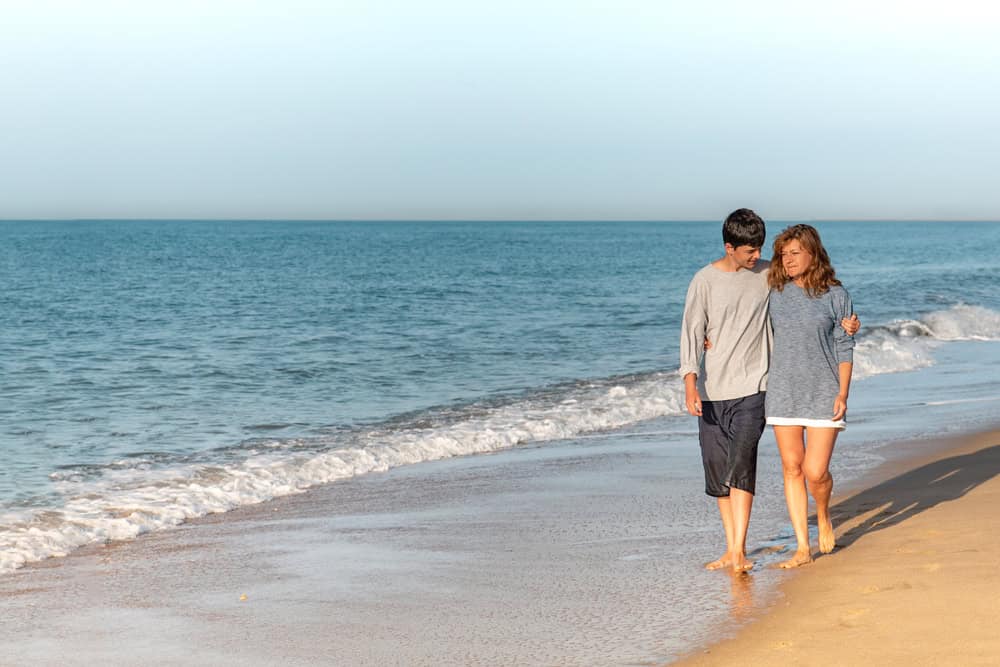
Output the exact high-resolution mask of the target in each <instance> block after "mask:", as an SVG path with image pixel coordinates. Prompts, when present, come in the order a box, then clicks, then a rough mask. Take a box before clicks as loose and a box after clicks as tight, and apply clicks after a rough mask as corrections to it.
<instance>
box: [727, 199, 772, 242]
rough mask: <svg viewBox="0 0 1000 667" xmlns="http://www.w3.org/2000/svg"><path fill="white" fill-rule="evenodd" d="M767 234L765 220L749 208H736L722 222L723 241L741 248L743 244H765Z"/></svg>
mask: <svg viewBox="0 0 1000 667" xmlns="http://www.w3.org/2000/svg"><path fill="white" fill-rule="evenodd" d="M766 235H767V232H766V231H765V229H764V221H763V220H761V217H760V216H759V215H757V214H756V213H754V212H753V211H751V210H750V209H748V208H738V209H736V210H735V211H733V212H732V213H730V214H729V215H728V216H726V221H725V222H724V223H722V242H723V243H728V244H730V245H731V246H733V247H734V248H739V247H740V246H741V245H748V246H752V247H754V248H759V247H761V246H762V245H764V237H765V236H766Z"/></svg>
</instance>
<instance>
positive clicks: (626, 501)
mask: <svg viewBox="0 0 1000 667" xmlns="http://www.w3.org/2000/svg"><path fill="white" fill-rule="evenodd" d="M675 456H681V457H682V458H683V461H680V462H677V461H675V460H674V457H675ZM697 456H698V454H697V449H696V448H693V447H691V446H690V443H689V442H686V443H685V444H684V445H682V446H677V447H676V448H671V447H669V446H665V445H664V444H663V442H662V438H658V437H655V436H643V437H637V438H622V437H619V436H616V435H611V436H609V437H608V438H607V439H604V440H602V439H600V438H597V439H593V440H588V441H581V442H577V443H568V444H563V445H559V444H553V445H548V446H546V447H538V448H525V449H523V450H520V451H510V452H506V453H504V454H497V455H493V456H479V457H466V458H461V459H452V460H449V461H439V462H435V463H432V464H424V465H414V466H405V467H402V468H398V469H395V470H392V471H390V472H388V473H385V474H377V475H376V474H373V475H365V476H362V477H358V478H354V479H352V480H349V481H346V482H341V483H336V484H331V485H328V486H326V487H322V488H317V489H314V490H313V491H311V492H309V493H306V494H301V495H297V496H291V497H286V498H283V499H279V500H277V501H273V502H271V503H266V504H263V505H258V506H256V507H248V508H243V509H240V510H236V511H233V512H229V513H227V514H223V515H216V516H214V517H206V518H203V519H200V520H197V521H193V522H191V523H189V524H186V525H183V526H181V527H180V528H178V529H176V530H172V531H165V532H161V533H156V534H150V535H146V536H143V537H141V538H140V539H137V540H134V541H131V542H127V543H120V544H114V545H111V546H95V547H91V548H87V549H83V550H80V551H79V552H76V553H74V554H72V555H70V556H69V557H67V558H62V559H52V560H49V561H46V562H44V563H42V564H38V565H35V566H30V567H28V568H25V569H23V570H21V571H18V572H16V573H15V574H14V575H13V576H10V577H5V578H2V579H0V619H3V620H0V624H2V625H3V632H2V633H0V656H2V657H0V663H2V664H5V665H6V664H16V665H21V664H25V665H27V664H31V665H37V664H43V665H45V664H60V665H64V664H79V665H84V664H86V665H91V664H111V665H126V664H127V665H131V664H157V665H191V664H195V665H274V664H281V665H352V666H354V665H397V664H398V665H466V664H472V665H511V664H519V665H538V664H546V665H555V664H560V665H599V664H641V663H646V664H649V663H650V662H651V661H652V662H655V661H657V660H659V661H662V660H663V659H667V658H669V657H672V656H675V655H678V654H679V652H680V650H679V649H681V648H682V647H684V646H686V645H687V641H689V634H688V633H687V631H685V630H684V627H685V626H684V621H685V618H684V614H685V613H687V612H684V611H683V610H682V609H679V608H674V607H673V606H672V605H671V601H672V600H683V601H690V600H692V599H699V600H701V599H707V598H709V597H711V595H708V596H706V592H709V593H711V592H712V591H715V596H716V597H717V598H718V602H719V603H718V606H719V609H718V610H717V613H718V614H722V615H725V614H727V613H728V610H727V608H726V607H727V606H728V601H729V596H730V587H729V584H728V583H721V584H720V580H719V579H717V578H716V577H715V576H714V574H715V573H705V572H703V571H702V570H701V568H700V566H699V564H698V563H697V562H692V559H691V557H690V549H691V545H692V543H697V541H698V540H704V541H705V543H706V545H708V546H706V548H705V549H704V551H705V552H706V553H711V552H712V551H713V550H714V549H715V547H716V546H717V545H716V544H715V543H716V542H717V539H718V535H716V534H715V530H714V529H715V528H716V526H715V522H716V521H717V519H716V518H715V517H714V516H713V512H714V508H713V507H712V506H711V504H709V503H707V502H706V501H705V499H704V497H703V496H702V495H701V493H700V488H698V486H700V481H699V482H697V483H695V482H694V481H693V480H690V483H691V484H692V485H693V486H692V488H687V486H686V485H687V484H688V482H684V484H681V483H679V482H678V483H673V484H672V483H671V477H673V476H676V475H677V474H678V473H677V472H675V471H676V470H690V469H692V466H695V465H697V461H696V458H695V457H697ZM688 459H692V460H690V461H689V460H688ZM685 474H686V473H685ZM685 479H688V478H685ZM705 524H707V525H709V526H711V528H712V529H713V530H710V531H703V532H701V533H699V532H698V531H697V526H699V525H705ZM678 568H679V570H678ZM678 571H679V572H680V574H679V573H678ZM723 581H724V580H723ZM760 581H762V580H758V583H760ZM752 584H753V581H747V582H744V583H740V584H739V585H740V587H741V589H740V590H739V591H737V594H738V595H739V596H742V598H741V599H742V603H741V604H742V605H743V607H744V608H745V609H747V610H749V609H751V608H752V607H753V606H754V603H753V598H752V595H753V590H752ZM689 607H690V605H688V607H685V609H687V608H689ZM699 613H700V612H699ZM707 613H709V614H711V613H712V612H711V610H708V612H707ZM689 625H690V624H689Z"/></svg>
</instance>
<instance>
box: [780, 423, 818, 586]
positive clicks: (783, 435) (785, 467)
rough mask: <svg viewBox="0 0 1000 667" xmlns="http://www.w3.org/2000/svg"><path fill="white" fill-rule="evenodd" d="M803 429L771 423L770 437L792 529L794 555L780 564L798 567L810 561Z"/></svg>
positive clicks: (786, 566) (785, 566) (784, 566)
mask: <svg viewBox="0 0 1000 667" xmlns="http://www.w3.org/2000/svg"><path fill="white" fill-rule="evenodd" d="M804 436H805V429H804V428H803V427H802V426H775V427H774V438H775V440H777V441H778V453H780V454H781V469H782V473H783V475H784V478H785V503H786V504H787V505H788V518H789V519H790V520H791V522H792V530H794V531H795V541H796V542H797V548H796V550H795V555H794V556H792V557H791V558H789V559H788V560H786V561H785V562H783V563H781V567H783V568H792V567H798V566H799V565H805V564H806V563H809V562H811V561H812V553H811V551H810V549H809V522H808V517H809V496H808V495H807V494H806V480H805V476H804V474H803V472H802V463H803V461H804V460H805V456H806V447H805V441H804V440H803V438H804Z"/></svg>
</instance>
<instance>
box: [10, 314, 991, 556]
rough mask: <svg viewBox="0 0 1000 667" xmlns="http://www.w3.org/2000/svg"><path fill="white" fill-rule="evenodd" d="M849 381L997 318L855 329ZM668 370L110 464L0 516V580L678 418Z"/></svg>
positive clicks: (987, 329)
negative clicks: (312, 500)
mask: <svg viewBox="0 0 1000 667" xmlns="http://www.w3.org/2000/svg"><path fill="white" fill-rule="evenodd" d="M858 338H859V340H858V345H857V348H856V351H855V374H856V377H859V378H863V377H866V376H871V375H878V374H883V373H894V372H901V371H911V370H915V369H919V368H922V367H925V366H929V365H931V364H933V363H934V358H933V351H934V349H935V347H936V346H938V345H941V344H942V343H944V342H947V341H956V340H1000V313H997V312H995V311H992V310H988V309H985V308H979V307H974V306H955V307H953V308H950V309H948V310H943V311H938V312H934V313H930V314H928V315H926V316H923V317H921V318H920V319H917V320H905V321H898V322H893V323H890V324H888V325H885V326H873V327H867V326H866V329H865V330H863V331H862V333H861V334H860V335H859V337H858ZM683 404H684V401H683V387H682V383H681V382H680V378H679V377H678V374H677V373H676V372H662V373H651V374H646V375H641V376H634V377H623V378H612V379H609V380H605V381H596V382H591V383H586V384H577V385H567V386H564V387H557V388H553V389H549V390H546V391H544V392H538V393H535V394H531V395H527V396H525V397H524V398H522V399H518V400H509V401H506V402H498V403H495V404H491V405H481V404H476V405H471V406H466V407H464V408H461V407H460V408H448V409H442V410H439V411H429V412H428V413H426V414H421V415H418V416H416V417H413V418H400V419H398V420H393V421H392V422H391V423H387V424H383V425H380V426H378V427H374V428H369V429H365V430H360V431H353V432H349V433H338V434H335V435H331V436H330V437H328V438H317V439H313V440H269V441H257V442H255V443H253V446H252V447H248V448H246V449H245V450H243V453H244V457H243V458H242V459H240V458H236V459H231V460H228V461H227V462H225V463H222V462H219V461H215V462H204V461H201V462H197V463H192V462H185V461H176V462H173V463H171V462H169V461H163V462H160V461H151V460H149V461H147V460H145V459H143V460H129V461H117V462H113V463H111V464H109V465H108V466H106V467H103V468H100V469H99V470H97V472H96V473H95V471H94V470H93V469H88V470H81V471H72V470H71V471H65V472H60V473H59V474H54V475H53V476H52V481H53V483H54V485H55V487H56V489H57V490H58V491H59V492H60V493H61V494H62V496H63V497H64V498H65V502H64V503H63V504H62V506H61V507H58V508H50V509H46V510H21V511H16V512H10V513H8V514H6V515H3V516H0V572H5V571H11V570H14V569H17V568H19V567H21V566H23V565H24V564H25V563H29V562H33V561H38V560H41V559H43V558H47V557H51V556H61V555H65V554H67V553H69V552H70V551H72V550H73V549H75V548H78V547H80V546H83V545H85V544H91V543H100V542H105V541H115V540H124V539H131V538H134V537H136V536H138V535H141V534H143V533H146V532H150V531H154V530H158V529H162V528H167V527H171V526H176V525H178V524H180V523H182V522H184V521H185V520H187V519H191V518H194V517H198V516H204V515H206V514H210V513H217V512H225V511H228V510H231V509H233V508H235V507H238V506H241V505H249V504H254V503H260V502H263V501H266V500H269V499H272V498H276V497H280V496H284V495H288V494H293V493H299V492H302V491H305V490H306V489H309V488H310V487H313V486H316V485H319V484H325V483H329V482H335V481H337V480H342V479H346V478H350V477H354V476H357V475H364V474H367V473H370V472H381V471H386V470H389V469H391V468H395V467H397V466H402V465H408V464H412V463H421V462H425V461H433V460H438V459H443V458H448V457H452V456H462V455H467V454H478V453H489V452H495V451H500V450H503V449H508V448H511V447H515V446H518V445H522V444H526V443H538V442H546V441H552V440H561V439H567V438H573V437H577V436H580V435H584V434H588V433H595V432H600V431H606V430H609V429H615V428H620V427H623V426H627V425H629V424H634V423H636V422H640V421H643V420H647V419H653V418H657V417H664V416H670V415H681V414H683V413H684V405H683Z"/></svg>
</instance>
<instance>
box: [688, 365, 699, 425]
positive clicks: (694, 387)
mask: <svg viewBox="0 0 1000 667" xmlns="http://www.w3.org/2000/svg"><path fill="white" fill-rule="evenodd" d="M684 407H686V408H687V411H688V414H690V415H691V416H692V417H701V396H700V395H699V394H698V376H697V375H695V374H694V373H688V374H687V375H685V376H684Z"/></svg>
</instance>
